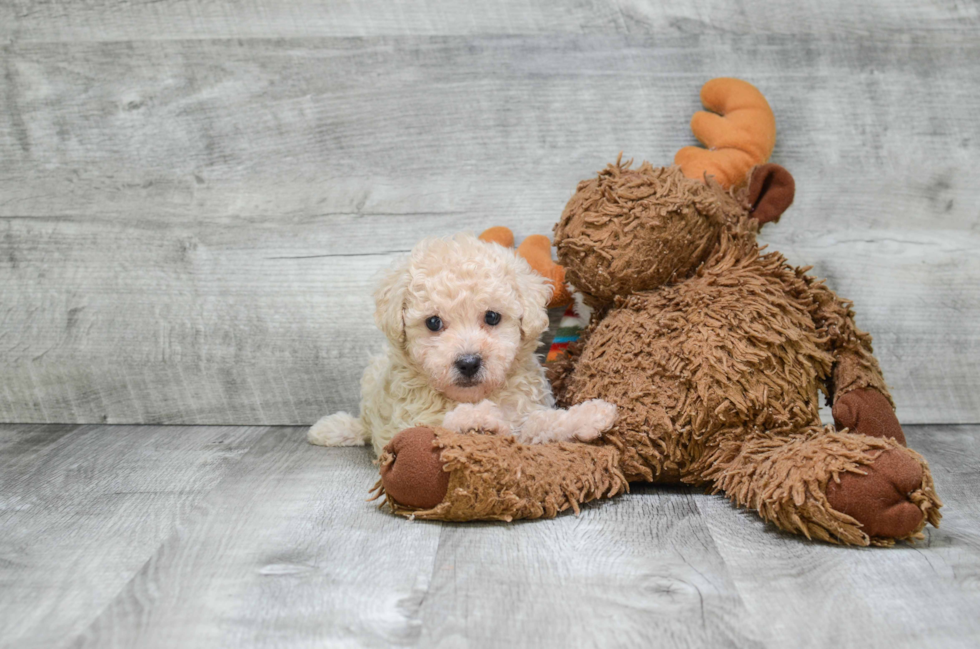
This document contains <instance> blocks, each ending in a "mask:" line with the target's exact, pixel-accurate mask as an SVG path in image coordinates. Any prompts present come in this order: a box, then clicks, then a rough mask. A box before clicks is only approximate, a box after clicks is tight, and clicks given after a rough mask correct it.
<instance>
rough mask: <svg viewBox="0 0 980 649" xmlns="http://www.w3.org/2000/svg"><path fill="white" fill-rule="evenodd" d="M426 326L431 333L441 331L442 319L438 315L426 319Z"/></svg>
mask: <svg viewBox="0 0 980 649" xmlns="http://www.w3.org/2000/svg"><path fill="white" fill-rule="evenodd" d="M425 326H426V327H428V328H429V331H439V330H440V329H442V318H440V317H439V316H437V315H434V316H432V317H430V318H426V319H425Z"/></svg>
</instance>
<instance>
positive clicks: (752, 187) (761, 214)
mask: <svg viewBox="0 0 980 649" xmlns="http://www.w3.org/2000/svg"><path fill="white" fill-rule="evenodd" d="M750 173H751V175H750V176H749V187H748V190H749V191H748V195H747V196H746V198H747V199H748V202H749V205H751V206H752V216H754V217H755V218H756V219H758V220H759V223H769V222H770V221H778V220H779V217H780V216H782V214H783V212H785V211H786V209H787V208H789V206H790V205H792V204H793V196H794V195H795V194H796V181H794V180H793V176H792V175H791V174H790V173H789V172H788V171H786V170H785V169H783V168H782V167H780V166H779V165H777V164H771V163H770V164H764V165H758V166H757V167H754V168H753V169H752V171H751V172H750Z"/></svg>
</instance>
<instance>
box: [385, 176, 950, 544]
mask: <svg viewBox="0 0 980 649" xmlns="http://www.w3.org/2000/svg"><path fill="white" fill-rule="evenodd" d="M773 166H774V165H773ZM777 169H778V170H779V171H780V172H781V173H783V174H786V172H785V170H782V169H781V168H777ZM786 176H788V174H786ZM791 180H792V179H791V178H790V182H791ZM749 185H750V186H759V185H760V183H754V184H752V183H750V184H749ZM749 191H750V190H749V189H747V188H746V189H742V190H741V191H740V192H739V193H732V192H729V191H726V190H724V189H722V188H721V187H720V186H719V185H717V184H716V183H713V182H712V181H710V180H708V181H707V182H702V181H699V180H691V179H689V178H686V177H685V176H684V175H683V174H682V173H681V172H680V170H679V169H678V168H676V167H667V168H654V167H652V166H651V165H650V164H649V163H644V164H643V165H642V166H640V167H639V168H637V169H633V168H631V165H630V163H626V164H622V163H621V162H619V161H617V163H616V164H613V165H609V166H608V167H607V168H606V169H604V170H603V171H601V172H600V173H599V174H598V176H597V177H596V178H593V179H592V180H588V181H584V182H582V183H580V184H579V186H578V190H577V192H576V193H575V195H574V196H573V197H572V199H571V201H570V202H569V203H568V206H567V207H566V209H565V211H564V213H563V214H562V218H561V220H560V222H559V223H558V225H557V226H556V228H555V245H556V247H557V249H558V257H559V261H560V262H561V263H562V264H563V265H564V266H565V268H566V273H567V278H568V280H569V281H570V282H571V283H572V284H573V285H574V286H575V287H576V288H578V289H580V290H581V291H583V293H584V294H585V299H586V301H587V302H589V303H590V304H591V305H592V306H593V307H595V313H594V315H593V320H592V323H591V325H590V326H589V328H588V329H587V330H586V331H585V332H584V334H583V336H582V337H581V338H580V340H579V341H578V342H577V343H576V344H574V345H573V346H572V347H570V349H569V352H568V355H567V356H566V358H564V359H563V360H562V361H561V362H559V363H558V364H557V365H556V366H555V368H554V369H553V376H552V377H551V378H552V382H553V389H554V391H555V396H556V398H557V400H558V402H559V404H560V405H562V406H563V407H567V406H570V405H573V404H576V403H581V402H583V401H586V400H588V399H595V398H599V399H605V400H607V401H609V402H611V403H615V404H616V405H617V406H619V418H618V420H617V422H616V424H615V426H614V427H613V428H612V429H611V430H610V431H609V432H607V433H606V434H605V436H604V437H603V438H602V439H601V440H600V441H599V442H597V443H595V444H593V445H588V446H587V445H581V444H566V445H561V446H553V447H522V446H520V445H518V444H516V443H514V441H513V440H512V439H500V438H495V437H487V436H473V435H470V436H460V435H452V434H446V433H439V434H438V436H437V441H436V442H435V443H436V444H438V446H439V447H441V448H442V449H444V450H443V452H442V455H441V458H442V461H443V462H444V467H443V470H444V471H448V472H450V484H449V488H448V491H447V493H446V497H445V498H444V500H443V501H442V502H441V503H440V504H439V505H437V506H436V507H434V508H431V509H427V510H423V511H414V512H413V513H414V514H415V515H416V516H422V517H426V518H440V519H444V520H472V519H481V518H495V519H505V520H510V519H514V518H521V517H532V518H533V517H538V516H553V515H555V513H557V512H559V511H561V510H562V509H565V508H567V507H572V508H575V509H577V505H578V503H580V502H584V501H586V500H590V499H593V498H597V497H601V496H609V495H615V494H618V493H621V492H622V491H623V490H625V481H624V478H625V480H630V481H634V480H644V481H651V480H656V481H669V480H680V481H683V482H686V483H690V484H702V485H707V486H709V487H710V488H712V489H713V490H715V491H720V492H724V493H726V494H727V495H728V496H729V498H731V499H732V500H733V501H734V502H736V503H737V504H739V505H742V506H746V507H751V508H753V509H755V510H757V511H758V512H759V513H760V515H761V516H762V517H763V518H764V519H765V520H768V521H772V522H773V523H775V524H776V525H777V526H779V527H780V528H782V529H784V530H788V531H792V532H797V533H801V534H804V535H806V536H808V537H813V538H818V539H823V540H827V541H837V542H842V543H849V544H855V545H869V544H872V543H873V544H880V545H887V544H889V543H892V542H893V541H894V538H904V539H909V540H911V539H915V538H921V536H922V534H921V530H922V528H923V527H924V525H925V524H926V522H930V523H932V524H933V525H936V524H938V522H939V518H940V515H939V507H940V506H941V503H940V501H939V499H938V497H937V496H936V493H935V491H934V488H933V483H932V478H931V475H930V473H929V468H928V465H927V464H926V463H925V461H924V460H923V459H922V458H921V456H919V455H918V454H916V453H914V452H913V451H910V450H908V449H906V448H904V446H902V444H900V443H899V442H900V441H904V438H901V437H899V436H900V435H901V428H900V426H898V423H897V420H895V419H894V414H893V412H892V404H891V400H890V396H889V395H888V391H887V389H886V387H885V383H884V379H883V378H882V375H881V371H880V369H879V367H878V363H877V361H876V360H875V358H874V356H873V355H872V349H871V338H870V336H869V335H868V334H866V333H864V332H862V331H861V330H859V329H858V328H857V327H856V326H855V324H854V319H853V315H854V314H853V312H852V311H851V304H850V303H849V302H846V301H843V300H841V299H840V298H838V297H837V296H836V295H835V294H834V293H833V292H832V291H831V290H830V289H828V288H827V287H826V286H824V285H823V284H822V283H821V282H819V281H817V280H815V279H813V278H812V277H809V276H808V275H806V271H807V270H808V269H806V268H794V267H792V266H790V265H789V264H788V263H787V262H786V260H785V259H784V258H783V256H782V255H780V254H779V253H776V252H771V253H764V252H763V251H762V250H761V249H760V247H759V245H758V244H757V242H756V238H755V236H756V232H757V231H758V228H759V222H758V220H756V219H755V218H754V217H753V214H752V212H751V210H752V209H753V207H754V206H755V205H756V204H758V203H759V200H757V199H758V198H759V197H756V196H752V197H750V196H748V195H747V193H748V192H749ZM790 191H791V190H790ZM763 198H764V197H763ZM762 202H763V203H764V200H763V201H762ZM786 204H788V203H786ZM771 207H772V206H771V205H769V206H768V208H771ZM784 208H785V206H784V207H782V208H779V209H778V210H777V211H781V210H782V209H784ZM776 217H778V213H777V214H776ZM821 391H822V392H824V393H825V394H826V395H827V397H828V399H829V401H830V402H831V404H834V403H836V402H837V401H838V400H839V399H840V398H841V397H842V396H843V395H845V394H847V393H850V392H854V391H860V392H857V393H856V394H868V395H875V393H880V394H879V395H878V396H877V397H876V398H877V401H875V398H870V399H853V400H850V401H849V402H848V404H846V405H847V408H844V406H843V405H842V407H841V412H843V411H845V410H847V412H848V413H850V410H848V408H849V409H851V410H853V408H862V407H864V405H863V404H865V403H869V404H871V406H868V407H869V408H877V410H876V411H875V413H873V414H875V417H877V418H878V419H881V420H882V421H884V425H883V426H884V427H883V428H881V431H883V432H876V433H874V434H876V435H877V434H880V435H881V436H880V437H871V436H869V435H867V434H863V433H866V432H870V431H871V429H870V428H862V426H861V425H857V430H856V431H848V430H847V429H843V430H841V431H835V430H834V429H833V428H829V427H828V428H824V427H823V426H821V424H820V418H819V414H818V403H819V393H820V392H821ZM881 395H883V396H881ZM852 402H853V403H852ZM875 404H877V405H875ZM870 412H871V411H870V410H868V413H870ZM836 414H837V412H836V411H835V415H836ZM864 418H865V420H867V421H871V419H872V417H871V415H870V414H866V416H865V417H864ZM852 419H853V421H859V418H858V417H857V416H856V415H855V416H854V417H852ZM875 430H878V429H875ZM888 431H896V432H894V433H888ZM892 436H894V437H896V438H897V439H899V441H896V440H895V439H891V437H892ZM886 453H889V456H888V457H889V461H888V465H887V467H886V466H885V464H884V463H882V464H881V465H880V466H877V465H875V463H876V461H877V460H878V458H879V457H882V456H883V455H884V454H886ZM391 460H392V458H386V459H385V461H391ZM876 466H877V469H876V470H871V469H873V468H875V467H876ZM842 474H854V475H855V476H857V477H861V478H866V479H865V480H863V481H862V480H854V481H847V482H846V483H845V482H841V480H840V478H841V476H842ZM864 474H868V475H864ZM910 476H911V478H910ZM910 479H911V480H913V482H912V483H909V480H910ZM830 483H833V484H834V485H835V488H834V489H833V490H831V492H828V484H830ZM905 483H909V486H908V487H907V488H902V489H900V488H899V487H898V486H897V485H901V484H905ZM854 485H858V486H854ZM882 485H884V486H885V487H886V488H890V489H891V492H894V494H893V497H892V501H890V502H887V503H884V504H882V505H880V506H879V505H875V504H874V503H871V504H870V505H868V507H864V505H865V504H866V502H865V501H868V499H869V498H871V494H872V493H877V492H876V491H874V489H879V490H880V488H881V486H882ZM872 487H873V488H874V489H872ZM862 490H863V491H862ZM886 490H887V489H886ZM828 494H829V495H828ZM862 498H863V500H862ZM834 499H835V500H834ZM831 500H834V501H835V502H837V503H838V505H837V507H836V508H835V506H834V505H832V504H831ZM853 502H858V503H860V504H861V505H862V507H864V508H862V507H858V508H856V509H854V510H853V512H852V513H855V515H857V513H856V512H860V515H861V516H862V517H863V519H864V524H865V525H866V526H867V529H878V530H897V531H894V532H889V533H888V534H891V536H887V535H886V536H881V537H876V538H872V537H871V536H870V535H869V534H867V533H866V532H865V531H864V530H863V529H862V522H861V521H859V520H858V519H856V518H854V517H853V516H851V515H849V514H848V512H846V511H841V509H844V508H846V507H845V506H844V505H842V504H840V503H853ZM393 504H394V503H393ZM885 505H887V506H888V507H889V508H894V507H897V508H899V509H895V510H888V511H885V509H884V507H885ZM395 507H396V510H398V511H405V510H404V509H403V508H399V507H398V506H397V505H395ZM875 507H877V509H875ZM869 508H870V509H869ZM902 508H904V509H902ZM910 508H911V513H910ZM916 509H917V510H918V511H915V510H916ZM849 511H851V510H849ZM868 512H870V513H868ZM889 512H892V513H889ZM895 512H901V514H902V520H903V521H910V522H907V523H904V527H903V524H899V525H898V526H897V527H896V525H895V524H892V523H889V524H886V523H888V521H886V522H885V523H881V522H880V521H879V520H878V518H882V519H883V520H884V518H887V517H889V516H891V517H892V518H894V517H895V516H897V514H896V513H895ZM919 512H921V514H920V513H919ZM876 517H877V518H876Z"/></svg>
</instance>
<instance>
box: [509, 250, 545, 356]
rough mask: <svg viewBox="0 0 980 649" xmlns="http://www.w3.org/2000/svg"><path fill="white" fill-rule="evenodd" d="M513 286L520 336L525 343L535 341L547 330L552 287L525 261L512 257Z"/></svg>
mask: <svg viewBox="0 0 980 649" xmlns="http://www.w3.org/2000/svg"><path fill="white" fill-rule="evenodd" d="M514 266H515V271H516V272H515V274H514V275H515V280H514V281H515V284H516V289H517V296H518V300H519V301H520V303H521V310H522V312H523V315H522V316H521V334H522V336H523V338H524V340H525V341H535V344H537V342H536V341H537V340H538V337H539V336H540V335H541V334H542V333H544V331H545V329H547V328H548V324H549V320H548V306H547V305H548V300H550V299H551V293H552V292H553V291H554V287H553V286H552V285H551V284H550V283H549V282H548V280H546V279H545V278H544V277H542V276H541V275H539V274H537V273H536V272H534V271H533V270H532V269H531V266H530V265H528V263H527V262H526V261H524V260H523V259H521V258H520V257H517V256H515V257H514Z"/></svg>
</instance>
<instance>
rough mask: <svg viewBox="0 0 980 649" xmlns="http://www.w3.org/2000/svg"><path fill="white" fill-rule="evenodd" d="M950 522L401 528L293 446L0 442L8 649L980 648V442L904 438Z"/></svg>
mask: <svg viewBox="0 0 980 649" xmlns="http://www.w3.org/2000/svg"><path fill="white" fill-rule="evenodd" d="M906 432H907V434H908V437H909V441H910V444H911V445H913V446H914V447H916V448H918V449H919V450H920V451H922V452H923V453H924V454H925V455H926V457H928V458H929V460H930V461H931V463H932V466H933V470H934V472H935V476H936V483H937V487H938V489H939V491H940V493H941V494H942V495H943V498H944V499H945V501H946V505H947V507H946V509H945V510H944V513H945V518H944V519H943V523H942V527H941V528H939V529H938V530H934V529H930V530H929V531H928V538H927V539H926V541H925V542H923V543H920V544H917V545H915V546H908V545H899V546H896V547H894V548H891V549H854V548H841V547H836V546H831V545H825V544H820V543H813V542H809V541H806V540H805V539H802V538H799V537H794V536H788V535H785V534H782V533H780V532H778V531H776V530H775V529H773V528H772V527H769V526H767V525H765V524H763V523H762V522H761V521H759V520H758V519H757V518H756V517H755V516H753V515H751V514H749V513H747V512H745V511H742V510H738V509H735V508H733V507H732V506H731V505H729V504H728V503H727V501H725V500H723V499H722V498H721V497H718V496H708V495H704V494H702V493H700V492H698V491H696V490H691V489H686V488H663V487H655V486H637V487H636V488H635V489H634V490H633V492H632V493H631V494H629V495H627V496H625V497H622V498H619V499H616V500H613V501H607V502H603V503H598V504H593V505H591V506H588V507H586V508H585V509H584V510H583V512H582V514H581V515H580V516H577V517H576V516H574V515H567V516H561V517H559V518H558V519H555V520H550V521H535V522H524V523H516V524H502V523H501V524H462V525H460V524H440V523H432V522H421V521H409V520H405V519H401V518H396V517H395V516H393V515H391V514H389V513H387V512H385V511H382V510H379V509H377V508H376V507H375V505H374V504H373V503H368V502H366V501H365V496H366V495H367V490H368V488H369V486H370V485H371V484H372V483H373V482H374V480H375V477H376V475H377V474H376V469H375V468H374V466H373V465H372V462H371V454H370V451H369V450H368V449H365V448H355V449H323V448H319V447H312V446H309V445H307V444H306V442H305V440H304V436H303V430H302V429H299V428H282V427H276V428H263V427H253V428H214V427H199V428H193V427H187V428H178V427H149V426H142V427H110V426H82V427H75V426H32V425H6V426H2V427H0V498H2V500H0V646H3V647H17V648H21V647H39V648H40V647H65V646H76V647H77V646H93V647H137V646H138V647H157V646H159V647H225V646H227V647H241V646H257V647H266V646H269V647H271V646H275V647H324V646H379V647H380V646H391V645H398V646H427V647H428V646H460V647H462V646H481V647H496V646H499V647H513V646H539V647H568V646H583V647H584V646H597V647H613V646H663V647H773V648H782V647H827V646H840V647H867V648H872V647H883V648H887V649H896V648H900V647H923V646H928V647H975V646H977V644H978V643H980V617H978V616H977V611H978V610H980V504H978V500H977V497H976V494H977V493H978V492H980V445H978V444H977V439H978V436H980V427H975V426H914V427H909V428H908V429H907V431H906Z"/></svg>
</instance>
